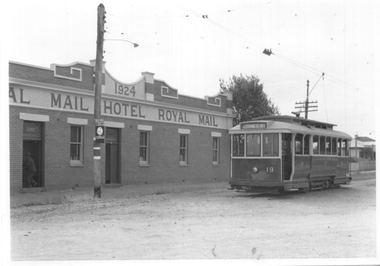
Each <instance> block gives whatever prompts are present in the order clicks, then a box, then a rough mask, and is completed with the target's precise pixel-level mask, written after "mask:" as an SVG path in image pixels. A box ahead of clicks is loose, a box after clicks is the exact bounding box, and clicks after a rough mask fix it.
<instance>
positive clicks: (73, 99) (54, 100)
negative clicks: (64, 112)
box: [50, 93, 88, 112]
mask: <svg viewBox="0 0 380 266" xmlns="http://www.w3.org/2000/svg"><path fill="white" fill-rule="evenodd" d="M50 102H51V107H59V108H63V109H69V110H80V111H86V112H88V107H87V108H86V107H84V106H83V98H82V97H77V96H70V95H67V96H63V97H62V96H61V94H55V93H52V94H51V101H50ZM62 103H63V104H62Z"/></svg>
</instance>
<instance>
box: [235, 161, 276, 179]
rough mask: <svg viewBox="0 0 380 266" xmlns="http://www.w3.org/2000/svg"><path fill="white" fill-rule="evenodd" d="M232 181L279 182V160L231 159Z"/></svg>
mask: <svg viewBox="0 0 380 266" xmlns="http://www.w3.org/2000/svg"><path fill="white" fill-rule="evenodd" d="M232 179H234V180H245V181H279V180H280V159H260V160H258V159H252V160H247V159H233V160H232Z"/></svg>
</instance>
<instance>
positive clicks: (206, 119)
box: [199, 115, 218, 127]
mask: <svg viewBox="0 0 380 266" xmlns="http://www.w3.org/2000/svg"><path fill="white" fill-rule="evenodd" d="M199 124H200V125H205V126H212V127H217V126H218V124H217V123H216V122H215V116H209V115H199Z"/></svg>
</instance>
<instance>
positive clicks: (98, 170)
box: [94, 4, 105, 198]
mask: <svg viewBox="0 0 380 266" xmlns="http://www.w3.org/2000/svg"><path fill="white" fill-rule="evenodd" d="M104 21H105V9H104V5H103V4H100V5H99V6H98V34H97V41H96V63H95V88H94V89H95V100H94V118H95V138H94V197H98V198H100V197H101V185H102V165H101V160H100V159H101V156H100V154H101V145H100V144H101V143H104V121H103V120H102V119H101V110H100V107H101V97H102V84H103V42H104Z"/></svg>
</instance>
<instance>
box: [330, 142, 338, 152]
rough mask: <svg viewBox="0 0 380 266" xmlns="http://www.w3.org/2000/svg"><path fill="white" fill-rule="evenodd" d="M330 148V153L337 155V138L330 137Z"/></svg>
mask: <svg viewBox="0 0 380 266" xmlns="http://www.w3.org/2000/svg"><path fill="white" fill-rule="evenodd" d="M331 143H332V144H331V148H332V151H331V154H332V155H337V145H338V144H337V138H332V142H331Z"/></svg>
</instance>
